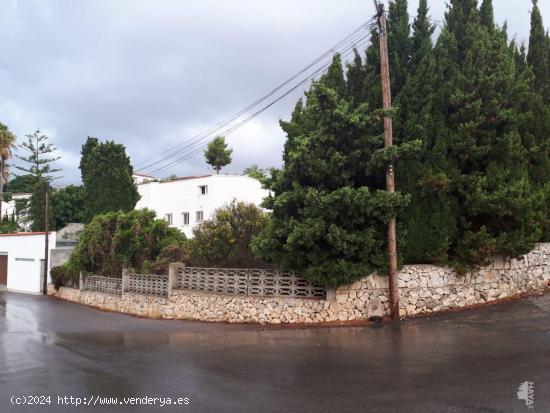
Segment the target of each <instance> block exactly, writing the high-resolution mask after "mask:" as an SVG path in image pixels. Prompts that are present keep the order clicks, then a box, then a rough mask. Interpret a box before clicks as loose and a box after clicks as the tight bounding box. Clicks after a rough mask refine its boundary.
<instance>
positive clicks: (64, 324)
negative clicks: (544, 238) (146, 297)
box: [0, 291, 550, 413]
mask: <svg viewBox="0 0 550 413" xmlns="http://www.w3.org/2000/svg"><path fill="white" fill-rule="evenodd" d="M525 381H529V382H533V383H534V411H550V295H546V296H540V297H536V298H531V299H526V300H520V301H517V302H511V303H506V304H501V305H496V306H491V307H486V308H483V309H480V310H475V311H465V312H460V313H455V314H449V315H445V316H437V317H433V318H431V319H417V320H409V321H403V322H387V323H383V324H381V325H374V326H363V327H330V328H300V329H273V328H262V327H261V326H251V325H227V324H208V323H198V322H185V321H161V320H148V319H139V318H135V317H131V316H125V315H121V314H112V313H106V312H101V311H98V310H94V309H91V308H88V307H84V306H80V305H77V304H72V303H67V302H63V301H58V300H55V299H52V298H45V297H40V296H30V295H23V294H15V293H9V292H5V291H0V412H2V413H3V412H11V411H14V412H27V411H32V412H34V411H36V412H42V411H44V412H46V411H54V412H58V411H59V412H74V411H90V412H92V411H94V412H115V411H138V412H141V411H159V412H173V411H178V412H179V411H190V412H226V411H227V412H233V411H238V412H269V411H272V412H294V411H297V412H309V411H311V412H324V411H326V412H338V413H341V412H432V411H437V412H527V411H533V409H528V408H527V406H526V403H525V401H522V400H518V398H517V391H518V386H519V385H520V384H521V383H522V382H525ZM12 396H17V397H19V399H15V398H12ZM28 396H39V397H34V398H29V397H28ZM40 396H44V397H42V398H40ZM46 396H50V404H48V399H47V397H46ZM65 396H67V399H62V400H60V399H59V397H61V398H63V397H65ZM70 396H73V397H74V399H73V403H77V400H78V399H77V398H80V402H81V403H84V398H86V402H87V403H92V404H93V403H94V402H95V403H96V405H95V406H84V405H80V406H78V407H77V406H75V404H67V403H70V399H69V397H70ZM110 397H117V398H118V399H116V403H117V404H116V405H115V406H105V405H101V403H105V400H106V398H110ZM124 397H126V398H131V397H137V398H141V399H140V401H138V400H135V403H138V402H145V399H143V398H144V397H151V398H152V397H158V398H164V401H165V402H166V399H165V398H168V397H170V398H171V400H172V401H173V402H174V401H176V402H180V403H183V404H181V405H178V406H174V405H170V406H169V405H165V406H164V407H160V405H159V404H160V403H162V401H161V400H160V399H158V400H157V401H156V403H157V404H156V405H155V406H153V405H124V404H123V403H125V402H128V400H124V399H123V398H124ZM178 398H181V400H177V399H178ZM185 398H187V399H188V404H185ZM10 400H13V401H18V402H20V403H22V402H23V400H25V401H27V402H28V401H29V400H31V401H35V402H44V403H46V404H41V405H13V404H11V401H10ZM60 401H61V402H63V401H65V402H64V403H65V404H59V402H60ZM112 402H114V399H111V403H112ZM150 402H151V401H150Z"/></svg>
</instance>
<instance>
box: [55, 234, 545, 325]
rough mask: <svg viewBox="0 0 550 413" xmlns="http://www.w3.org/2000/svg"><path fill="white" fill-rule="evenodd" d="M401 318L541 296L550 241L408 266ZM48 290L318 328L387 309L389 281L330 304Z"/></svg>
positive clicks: (108, 306)
mask: <svg viewBox="0 0 550 413" xmlns="http://www.w3.org/2000/svg"><path fill="white" fill-rule="evenodd" d="M398 278H399V283H398V285H399V289H400V306H401V308H400V313H401V315H403V316H412V315H416V314H423V313H430V312H437V311H443V310H448V309H454V308H460V307H467V306H471V305H475V304H483V303H487V302H490V301H493V300H496V299H502V298H506V297H513V296H517V295H519V294H523V293H532V292H539V291H543V290H544V289H545V288H546V286H547V285H548V282H549V280H550V244H538V245H537V246H536V247H535V249H534V250H533V251H531V252H530V253H529V254H527V255H525V256H523V257H522V258H521V259H517V260H516V259H511V260H502V259H497V260H495V262H494V263H493V264H492V265H490V266H488V267H484V268H482V269H480V270H479V271H476V272H472V273H468V274H465V275H457V274H456V273H455V272H454V271H453V270H452V269H450V268H443V267H437V266H433V265H407V266H405V267H404V268H403V269H402V270H401V271H400V272H399V274H398ZM48 293H49V294H51V295H54V296H57V297H59V298H62V299H65V300H69V301H74V302H78V303H82V304H87V305H90V306H93V307H97V308H100V309H103V310H109V311H115V312H121V313H127V314H134V315H139V316H146V317H154V318H166V319H189V320H203V321H226V322H259V323H315V322H327V321H349V320H358V319H364V318H366V317H367V306H368V303H369V301H371V300H373V299H377V300H379V301H380V302H381V303H383V305H384V309H385V310H386V312H387V311H388V307H389V305H388V279H387V277H381V276H378V275H376V274H373V275H369V276H368V277H366V278H364V279H362V280H360V281H357V282H355V283H353V284H351V285H346V286H341V287H339V288H338V289H337V290H336V292H335V294H334V297H333V299H330V300H315V299H290V298H261V297H251V296H249V297H246V296H243V295H233V294H231V295H230V294H221V293H203V292H197V291H189V290H173V291H172V292H171V294H170V295H169V296H168V297H165V298H162V297H153V296H146V295H139V294H130V293H124V294H123V295H122V296H119V295H109V294H103V293H98V292H91V291H79V290H77V289H71V288H65V287H61V288H60V290H59V291H55V290H54V289H53V287H52V286H50V287H49V289H48Z"/></svg>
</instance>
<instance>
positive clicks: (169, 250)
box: [141, 244, 189, 274]
mask: <svg viewBox="0 0 550 413" xmlns="http://www.w3.org/2000/svg"><path fill="white" fill-rule="evenodd" d="M173 262H185V263H187V262H189V249H188V248H186V247H183V246H181V245H177V244H171V245H167V246H166V247H164V248H163V249H162V251H161V252H160V254H159V256H158V257H157V259H156V260H155V261H153V262H151V261H148V260H147V261H144V262H143V264H142V266H141V272H143V273H144V274H168V267H169V265H170V263H173Z"/></svg>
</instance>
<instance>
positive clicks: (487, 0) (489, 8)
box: [479, 0, 495, 30]
mask: <svg viewBox="0 0 550 413" xmlns="http://www.w3.org/2000/svg"><path fill="white" fill-rule="evenodd" d="M479 19H480V22H481V25H482V26H483V27H485V28H486V29H489V30H493V29H494V27H495V16H494V13H493V0H483V2H482V3H481V7H480V8H479Z"/></svg>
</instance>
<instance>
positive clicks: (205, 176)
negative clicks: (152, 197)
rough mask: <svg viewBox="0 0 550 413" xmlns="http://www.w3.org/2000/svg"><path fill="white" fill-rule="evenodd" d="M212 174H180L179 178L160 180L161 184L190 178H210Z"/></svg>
mask: <svg viewBox="0 0 550 413" xmlns="http://www.w3.org/2000/svg"><path fill="white" fill-rule="evenodd" d="M211 176H212V175H197V176H180V177H178V178H174V179H170V180H168V181H160V183H161V184H164V183H167V182H174V181H187V180H189V179H200V178H209V177H211Z"/></svg>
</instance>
